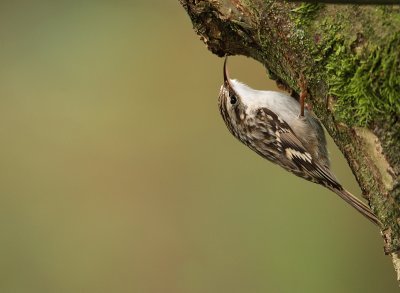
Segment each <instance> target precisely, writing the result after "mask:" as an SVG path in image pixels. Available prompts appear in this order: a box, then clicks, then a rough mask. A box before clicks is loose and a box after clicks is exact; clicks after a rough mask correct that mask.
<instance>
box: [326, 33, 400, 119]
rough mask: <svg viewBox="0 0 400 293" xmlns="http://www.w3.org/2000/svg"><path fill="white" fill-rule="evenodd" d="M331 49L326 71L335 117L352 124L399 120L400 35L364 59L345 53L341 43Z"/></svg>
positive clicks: (346, 51)
mask: <svg viewBox="0 0 400 293" xmlns="http://www.w3.org/2000/svg"><path fill="white" fill-rule="evenodd" d="M332 49H333V50H334V53H333V54H331V55H330V56H329V60H328V62H327V64H326V69H327V78H328V84H329V88H330V89H329V93H330V94H331V95H334V96H336V97H338V100H337V104H336V107H335V112H336V113H337V116H338V117H339V118H341V119H343V120H344V121H346V122H347V123H348V124H351V125H367V124H368V123H369V122H370V121H373V120H375V121H390V120H392V117H400V94H399V93H400V58H399V57H400V56H399V52H400V34H397V35H395V36H394V37H393V38H392V39H391V40H390V41H389V42H388V43H387V44H385V45H384V46H382V47H377V48H375V49H374V50H372V52H371V53H369V54H368V55H367V56H365V57H364V56H363V57H361V56H359V55H356V54H352V53H351V52H348V46H345V44H344V43H343V42H336V43H335V45H334V47H333V48H332Z"/></svg>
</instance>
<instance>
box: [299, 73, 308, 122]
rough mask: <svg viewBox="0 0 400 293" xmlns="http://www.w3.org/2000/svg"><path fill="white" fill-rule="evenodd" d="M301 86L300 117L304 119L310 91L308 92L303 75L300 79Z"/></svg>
mask: <svg viewBox="0 0 400 293" xmlns="http://www.w3.org/2000/svg"><path fill="white" fill-rule="evenodd" d="M299 86H300V90H301V92H300V99H299V100H300V117H304V100H305V99H306V97H307V96H308V91H307V82H306V80H305V79H304V75H303V74H301V76H300V79H299Z"/></svg>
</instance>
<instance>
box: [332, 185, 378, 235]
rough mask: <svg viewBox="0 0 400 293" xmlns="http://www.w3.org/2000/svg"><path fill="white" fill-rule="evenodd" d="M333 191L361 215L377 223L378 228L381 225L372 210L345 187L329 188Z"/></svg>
mask: <svg viewBox="0 0 400 293" xmlns="http://www.w3.org/2000/svg"><path fill="white" fill-rule="evenodd" d="M329 189H331V190H332V191H333V192H335V193H336V194H337V195H339V196H340V197H341V198H342V199H343V200H344V201H346V202H347V203H349V204H350V205H351V206H352V207H354V208H355V209H356V210H357V211H359V212H360V213H361V214H362V215H363V216H365V217H366V218H367V219H368V220H370V221H371V222H372V223H374V224H375V225H377V226H378V227H379V228H381V227H382V223H381V221H379V220H378V218H377V217H376V216H375V214H374V213H373V212H372V210H371V209H370V208H369V207H368V206H367V205H366V204H365V203H363V202H362V201H361V200H359V199H358V198H357V197H355V196H354V195H353V194H351V193H350V192H348V191H347V190H345V189H341V190H339V189H336V188H329Z"/></svg>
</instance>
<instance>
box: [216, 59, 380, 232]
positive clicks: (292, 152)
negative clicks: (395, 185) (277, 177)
mask: <svg viewBox="0 0 400 293" xmlns="http://www.w3.org/2000/svg"><path fill="white" fill-rule="evenodd" d="M227 59H228V57H227V56H226V58H225V62H224V69H223V73H224V83H223V85H222V86H221V90H220V93H219V97H218V106H219V110H220V112H221V115H222V118H223V120H224V121H225V124H226V126H227V127H228V129H229V131H230V132H231V133H232V134H233V135H234V136H235V137H236V138H237V139H239V140H240V141H241V142H242V143H244V144H245V145H247V146H248V147H249V148H250V149H252V150H253V151H255V152H256V153H257V154H259V155H260V156H262V157H263V158H265V159H267V160H269V161H271V162H272V163H275V164H278V165H279V166H281V167H282V168H284V169H285V170H287V171H289V172H292V173H294V174H295V175H297V176H299V177H301V178H304V179H306V180H309V181H311V182H314V183H318V184H321V185H322V186H325V187H326V188H328V189H330V190H331V191H333V192H335V193H336V194H337V195H339V196H340V197H341V198H342V199H344V200H345V201H346V202H347V203H349V204H350V205H351V206H353V207H354V208H355V209H356V210H357V211H359V212H360V213H361V214H363V215H364V216H365V217H367V218H368V219H369V220H370V221H371V222H373V223H374V224H376V225H378V226H379V227H381V226H382V224H381V222H380V221H379V220H378V219H377V217H376V216H375V215H374V213H373V212H372V210H371V209H370V208H369V207H368V206H367V205H366V204H364V203H363V202H362V201H361V200H359V199H358V198H356V197H355V196H354V195H352V194H351V193H350V192H348V191H347V190H345V189H344V188H343V187H342V185H341V184H340V183H339V182H338V180H337V179H336V178H335V176H334V175H333V173H332V172H331V170H330V161H329V157H328V151H327V149H326V139H325V134H324V130H323V128H322V126H321V123H320V122H319V120H318V119H317V118H316V117H315V116H314V115H313V113H312V112H311V111H308V110H307V109H304V94H301V95H300V97H301V99H300V103H299V102H298V101H297V100H295V99H294V98H293V97H291V96H288V95H286V94H284V93H280V92H275V91H259V90H254V89H252V88H250V87H249V86H247V85H245V84H243V83H241V82H239V81H237V80H235V79H230V78H229V76H228V71H227V65H226V63H227ZM299 109H300V111H299Z"/></svg>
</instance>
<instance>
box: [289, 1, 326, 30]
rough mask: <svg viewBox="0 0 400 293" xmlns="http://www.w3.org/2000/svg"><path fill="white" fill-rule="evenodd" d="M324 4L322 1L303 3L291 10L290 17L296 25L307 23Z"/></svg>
mask: <svg viewBox="0 0 400 293" xmlns="http://www.w3.org/2000/svg"><path fill="white" fill-rule="evenodd" d="M323 6H324V4H322V3H302V4H301V5H300V6H298V7H296V8H293V9H292V10H291V11H290V12H291V14H290V17H291V19H292V20H293V22H294V23H295V24H296V26H299V25H307V24H309V23H310V21H311V20H312V19H313V18H314V16H315V14H316V13H317V12H318V10H320V9H321V8H322V7H323Z"/></svg>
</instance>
